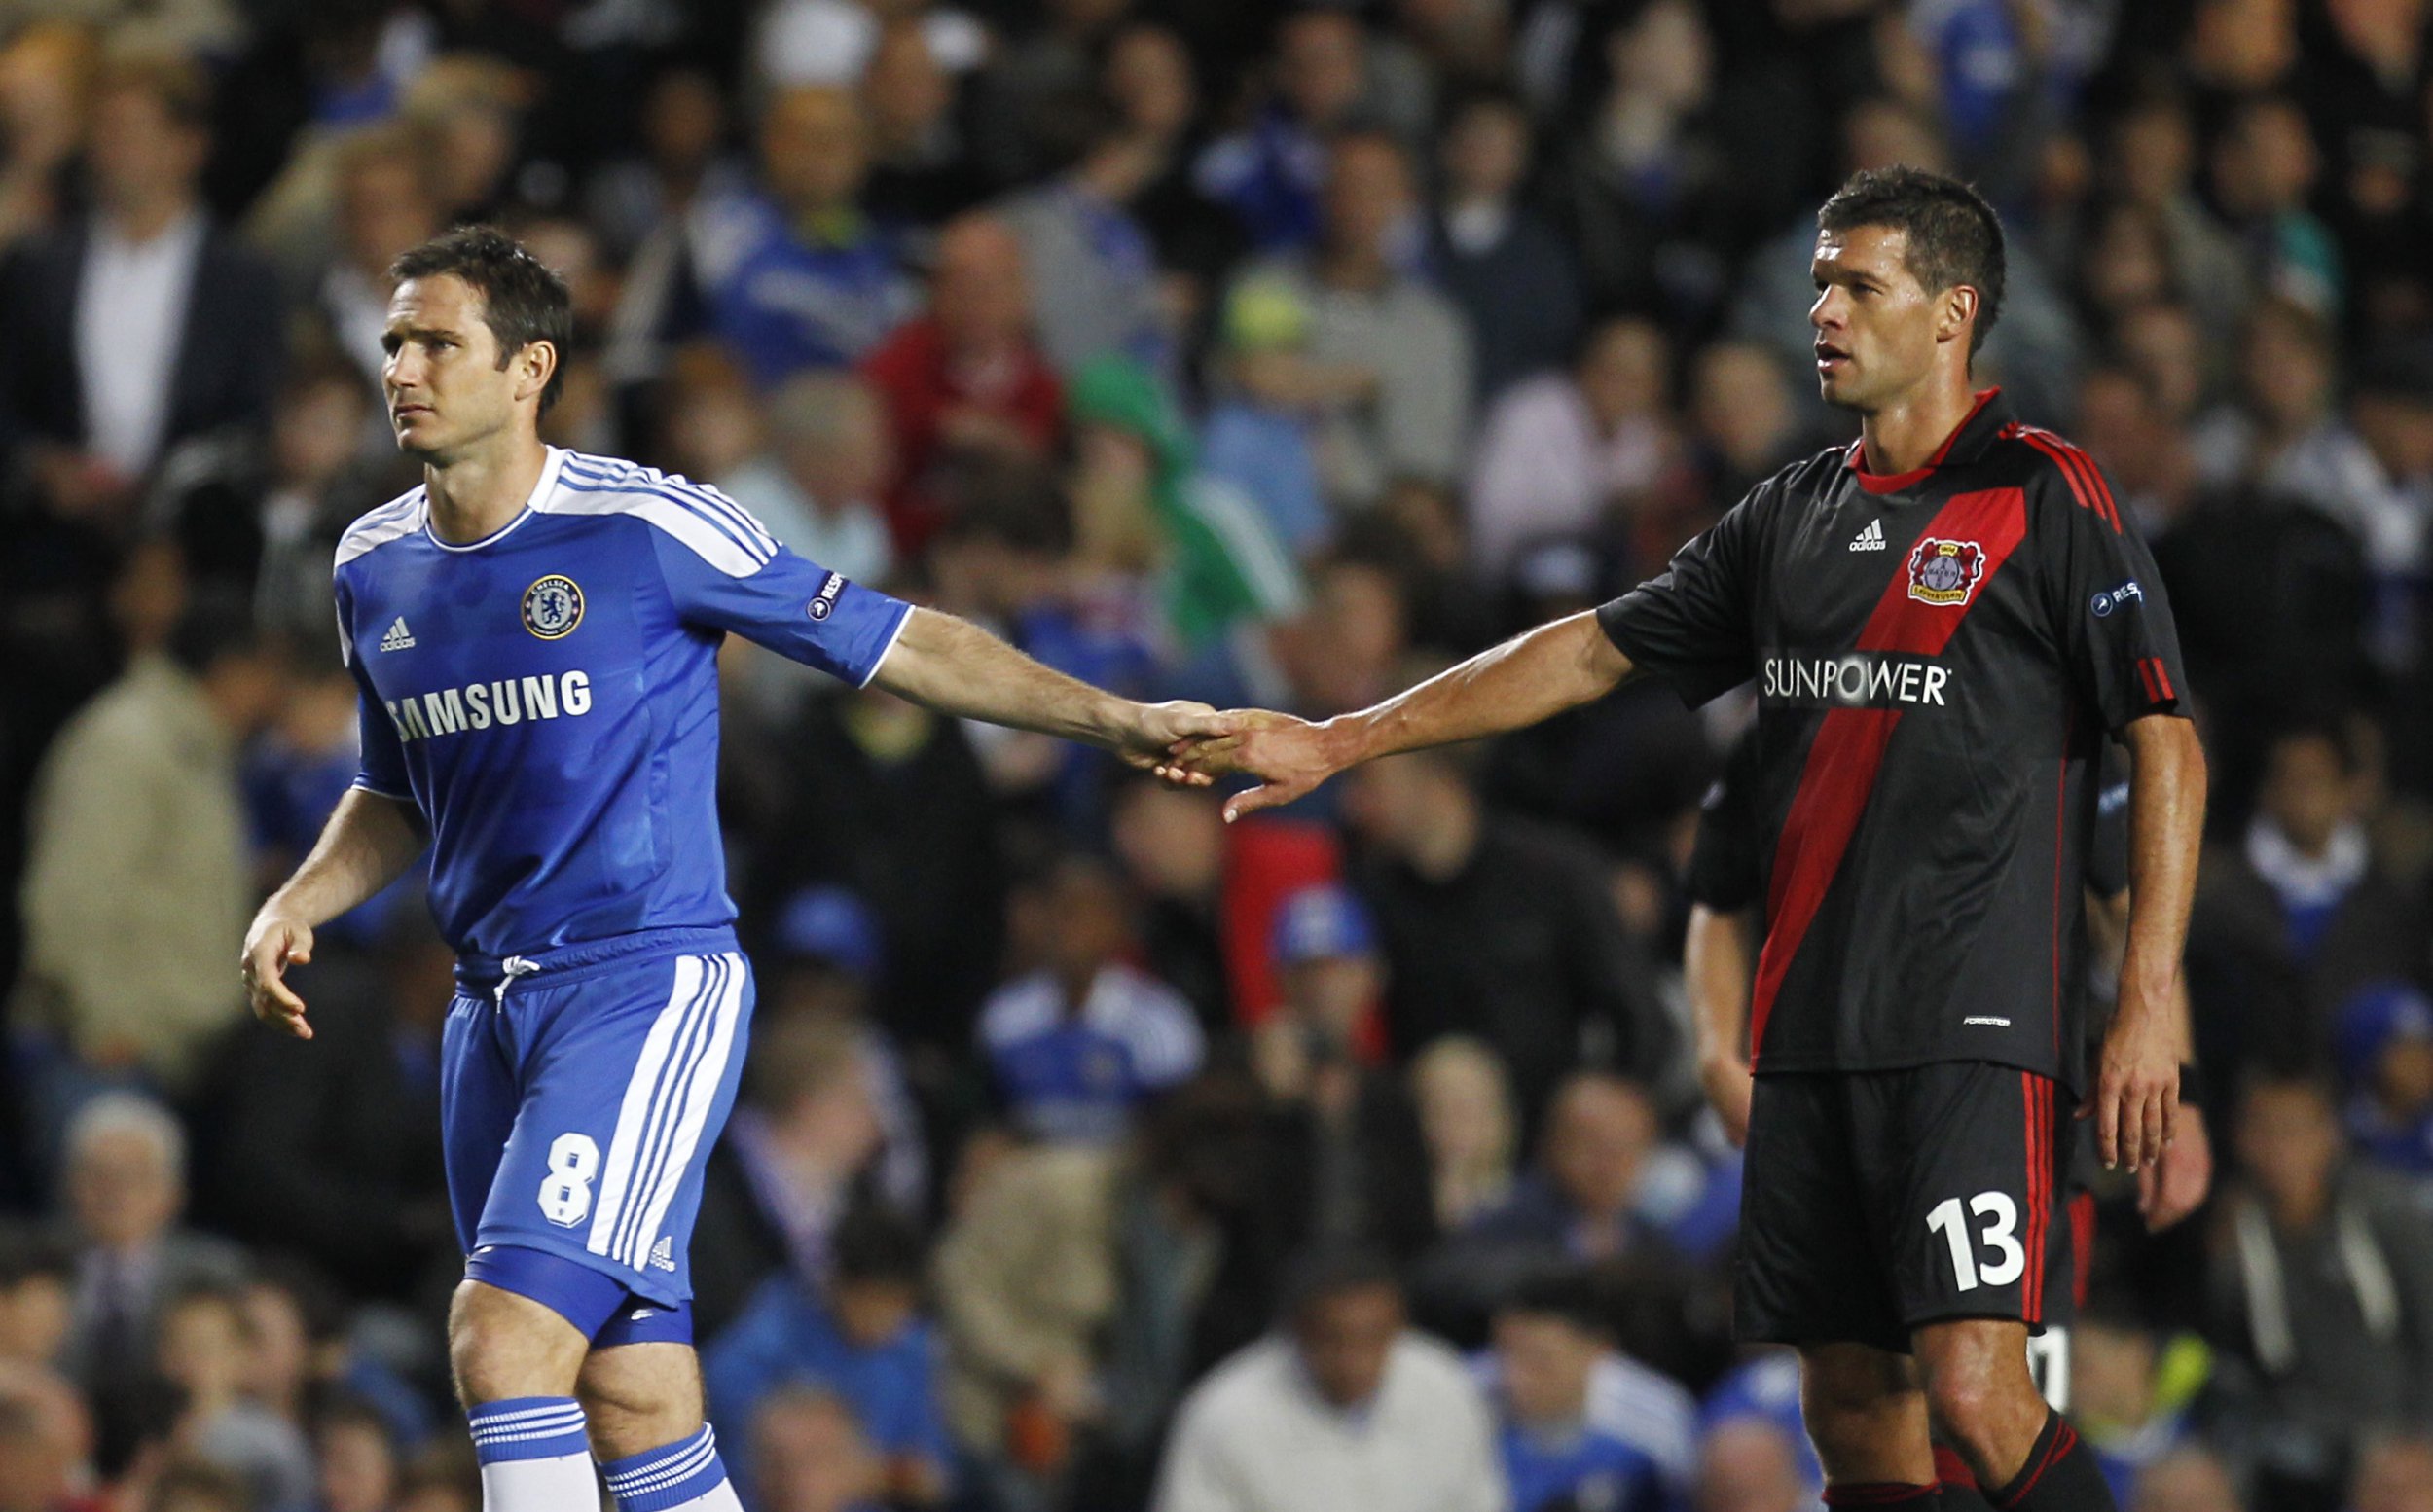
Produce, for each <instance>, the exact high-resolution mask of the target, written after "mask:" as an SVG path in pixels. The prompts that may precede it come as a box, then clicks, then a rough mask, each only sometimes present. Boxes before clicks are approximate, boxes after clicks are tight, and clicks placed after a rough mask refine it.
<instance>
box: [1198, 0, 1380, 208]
mask: <svg viewBox="0 0 2433 1512" xmlns="http://www.w3.org/2000/svg"><path fill="white" fill-rule="evenodd" d="M1367 88H1368V60H1367V41H1366V39H1365V38H1364V37H1363V36H1362V33H1361V24H1360V22H1359V21H1358V20H1357V19H1356V18H1353V17H1352V16H1350V15H1349V14H1347V13H1344V12H1339V11H1326V10H1314V11H1300V12H1295V13H1294V14H1292V15H1290V16H1288V17H1286V18H1284V20H1283V21H1281V22H1280V23H1279V24H1278V26H1277V29H1276V51H1275V61H1274V65H1273V83H1272V89H1273V93H1272V94H1271V95H1270V97H1269V98H1268V99H1267V100H1266V102H1265V103H1264V104H1263V106H1262V107H1261V108H1260V110H1259V113H1258V116H1257V118H1256V119H1255V120H1254V121H1253V123H1252V124H1251V126H1249V127H1248V128H1247V129H1245V130H1243V131H1240V132H1237V133H1235V134H1233V135H1231V136H1226V137H1223V138H1221V139H1219V140H1217V141H1216V142H1215V143H1212V144H1211V145H1210V146H1209V148H1208V149H1207V150H1206V151H1205V152H1203V153H1202V154H1201V155H1200V158H1199V162H1198V163H1197V164H1196V165H1195V166H1194V167H1193V170H1192V173H1193V177H1194V178H1195V180H1196V181H1197V182H1198V185H1199V188H1200V190H1201V192H1202V193H1204V194H1206V195H1207V196H1208V197H1209V198H1212V199H1215V200H1216V201H1217V202H1218V203H1220V204H1222V205H1224V206H1225V207H1226V208H1228V209H1230V210H1231V211H1232V212H1233V214H1234V215H1235V217H1236V218H1237V219H1239V220H1240V222H1241V223H1242V227H1243V229H1244V231H1246V232H1247V233H1248V234H1250V237H1251V240H1252V242H1253V245H1255V246H1256V247H1257V248H1258V249H1259V250H1260V251H1262V252H1273V251H1278V250H1283V249H1289V248H1299V247H1307V246H1311V245H1313V244H1315V243H1316V242H1317V240H1318V238H1319V217H1320V210H1319V201H1320V198H1321V195H1322V193H1323V190H1324V186H1325V180H1326V144H1327V141H1328V139H1329V138H1330V137H1331V136H1332V135H1333V134H1334V133H1335V132H1337V131H1340V130H1342V129H1344V128H1345V127H1347V126H1351V125H1352V124H1353V122H1354V120H1355V116H1356V111H1357V109H1358V107H1359V106H1360V104H1361V102H1362V95H1363V94H1364V93H1365V91H1366V90H1367ZM1403 250H1404V251H1405V252H1409V251H1413V250H1416V249H1414V248H1405V249H1403Z"/></svg>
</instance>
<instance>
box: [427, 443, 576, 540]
mask: <svg viewBox="0 0 2433 1512" xmlns="http://www.w3.org/2000/svg"><path fill="white" fill-rule="evenodd" d="M547 450H548V453H549V457H548V460H547V461H545V462H543V463H542V464H541V476H540V481H539V482H537V483H535V484H533V485H532V492H531V494H530V495H529V496H528V497H527V498H526V499H525V501H524V507H523V508H522V509H520V510H517V511H516V517H515V518H514V519H513V520H510V521H508V522H506V523H505V524H503V525H500V526H499V527H498V528H497V529H495V530H492V531H491V532H490V534H488V535H486V536H484V537H482V538H481V539H480V540H478V541H443V540H441V539H440V538H439V532H438V531H437V530H434V529H432V528H431V512H430V507H429V506H428V505H427V504H426V505H424V507H423V510H422V535H423V538H424V539H425V540H427V541H429V542H430V543H431V544H432V545H433V546H436V547H438V548H439V549H440V550H441V551H444V552H478V551H480V550H481V549H482V548H483V547H485V546H488V545H490V544H491V543H492V542H494V541H497V540H500V539H502V538H504V537H505V536H506V534H507V533H508V532H509V531H511V530H513V529H514V528H515V527H516V526H518V525H520V524H522V523H524V522H526V521H527V520H529V519H531V518H532V512H533V511H534V510H537V509H539V508H540V507H541V506H542V505H544V504H546V503H547V502H548V501H549V495H550V494H551V493H552V492H554V491H556V489H557V487H558V475H559V473H561V472H562V471H563V470H564V468H565V465H566V453H565V450H564V449H563V448H561V447H550V448H548V449H547Z"/></svg>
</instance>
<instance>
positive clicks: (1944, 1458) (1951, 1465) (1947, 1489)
mask: <svg viewBox="0 0 2433 1512" xmlns="http://www.w3.org/2000/svg"><path fill="white" fill-rule="evenodd" d="M1935 1479H1936V1480H1938V1481H1941V1482H1942V1483H1943V1512H1993V1503H1991V1502H1989V1501H1987V1500H1986V1499H1985V1494H1984V1493H1983V1492H1981V1491H1979V1490H1978V1489H1977V1472H1976V1471H1974V1470H1971V1469H1970V1468H1969V1462H1968V1461H1967V1460H1965V1459H1963V1458H1960V1452H1959V1451H1958V1450H1956V1449H1954V1448H1952V1447H1951V1446H1950V1445H1948V1444H1938V1445H1936V1446H1935Z"/></svg>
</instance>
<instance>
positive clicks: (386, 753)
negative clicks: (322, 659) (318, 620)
mask: <svg viewBox="0 0 2433 1512" xmlns="http://www.w3.org/2000/svg"><path fill="white" fill-rule="evenodd" d="M337 598H338V653H339V655H340V656H341V657H342V658H344V659H345V663H346V675H347V676H349V677H352V678H353V679H354V680H355V730H356V736H357V744H359V745H360V746H361V747H362V766H361V768H360V769H359V770H358V771H357V772H356V773H355V779H354V781H353V782H351V783H349V784H348V785H349V786H352V787H359V788H362V789H364V790H365V791H366V792H372V793H378V794H380V795H381V797H382V798H393V799H396V800H397V801H398V802H400V803H413V802H414V783H413V781H412V779H411V778H409V777H408V776H407V774H406V747H405V742H404V741H402V740H400V739H399V738H397V726H396V725H395V724H394V723H393V722H392V721H391V720H390V719H389V717H388V710H387V709H386V708H385V707H383V706H382V705H381V696H380V694H379V693H378V692H376V691H374V689H373V687H372V679H371V677H370V676H369V675H368V674H366V672H365V671H364V668H363V659H362V658H361V657H359V656H357V655H355V634H354V627H353V626H352V625H350V624H348V623H347V622H348V621H349V620H350V619H351V618H352V617H353V614H354V599H353V595H352V594H348V593H347V592H346V584H345V579H344V578H341V579H339V580H338V585H337Z"/></svg>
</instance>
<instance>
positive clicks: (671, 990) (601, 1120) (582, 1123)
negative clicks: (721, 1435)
mask: <svg viewBox="0 0 2433 1512" xmlns="http://www.w3.org/2000/svg"><path fill="white" fill-rule="evenodd" d="M751 1000H752V992H751V977H750V971H749V968H748V967H747V966H746V965H745V963H744V957H743V956H741V955H740V954H717V955H679V956H670V957H663V958H661V959H658V960H654V961H647V962H643V963H641V964H638V965H636V966H634V967H631V968H627V969H623V970H619V971H614V972H608V973H602V974H598V975H591V976H586V977H583V978H581V979H578V980H576V981H572V982H569V983H566V984H563V985H562V986H551V985H550V984H549V983H548V981H547V979H546V976H545V975H544V976H541V977H535V978H529V979H526V980H525V981H522V982H519V983H518V984H516V985H515V986H513V987H511V988H510V989H509V990H508V994H507V999H506V1002H507V1008H506V1011H507V1013H508V1015H509V1016H510V1018H511V1019H512V1020H514V1021H515V1025H514V1026H515V1027H516V1028H517V1030H518V1031H519V1034H520V1036H521V1037H522V1040H523V1043H524V1052H523V1058H522V1068H523V1077H522V1093H523V1096H522V1101H521V1103H520V1105H519V1107H518V1110H517V1113H516V1118H515V1128H514V1131H513V1132H512V1134H509V1136H508V1138H507V1141H506V1150H505V1153H504V1155H503V1156H502V1158H501V1159H500V1161H499V1164H498V1172H497V1177H496V1179H495V1181H494V1182H493V1183H492V1185H491V1188H490V1195H489V1199H488V1202H487V1203H486V1205H485V1206H484V1207H483V1210H482V1219H481V1227H480V1232H479V1234H478V1235H477V1242H479V1243H481V1244H503V1245H521V1246H525V1247H527V1248H535V1249H541V1250H546V1251H548V1252H550V1253H553V1254H558V1255H562V1256H563V1257H565V1258H567V1259H571V1260H574V1261H576V1262H577V1263H579V1264H583V1265H586V1266H589V1267H591V1268H592V1269H594V1270H597V1271H599V1272H601V1273H603V1274H605V1275H607V1276H610V1277H613V1278H616V1279H617V1280H618V1281H619V1282H620V1283H622V1284H623V1285H624V1286H625V1287H626V1288H627V1289H628V1290H630V1291H632V1292H634V1293H635V1295H636V1296H638V1297H640V1298H642V1299H644V1300H645V1301H646V1302H648V1303H650V1304H654V1305H657V1306H660V1307H672V1306H675V1305H677V1304H680V1303H682V1302H683V1301H684V1300H685V1299H686V1298H688V1297H689V1296H690V1295H691V1273H690V1269H689V1266H688V1263H687V1262H688V1258H689V1257H688V1251H689V1249H690V1247H691V1241H692V1224H693V1217H694V1213H695V1211H696V1210H697V1209H698V1208H699V1206H700V1203H701V1174H702V1169H703V1166H704V1163H705V1162H706V1161H707V1160H708V1154H709V1148H710V1145H711V1144H712V1143H714V1142H715V1141H716V1139H717V1136H718V1134H719V1131H720V1130H721V1129H722V1128H724V1127H725V1124H726V1117H727V1113H728V1110H729V1109H730V1108H731V1107H732V1106H733V1104H734V1099H735V1087H736V1083H737V1080H738V1078H739V1077H740V1076H741V1074H742V1071H743V1062H744V1046H745V1041H746V1038H747V1035H748V1025H749V1021H750V1015H751Z"/></svg>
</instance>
